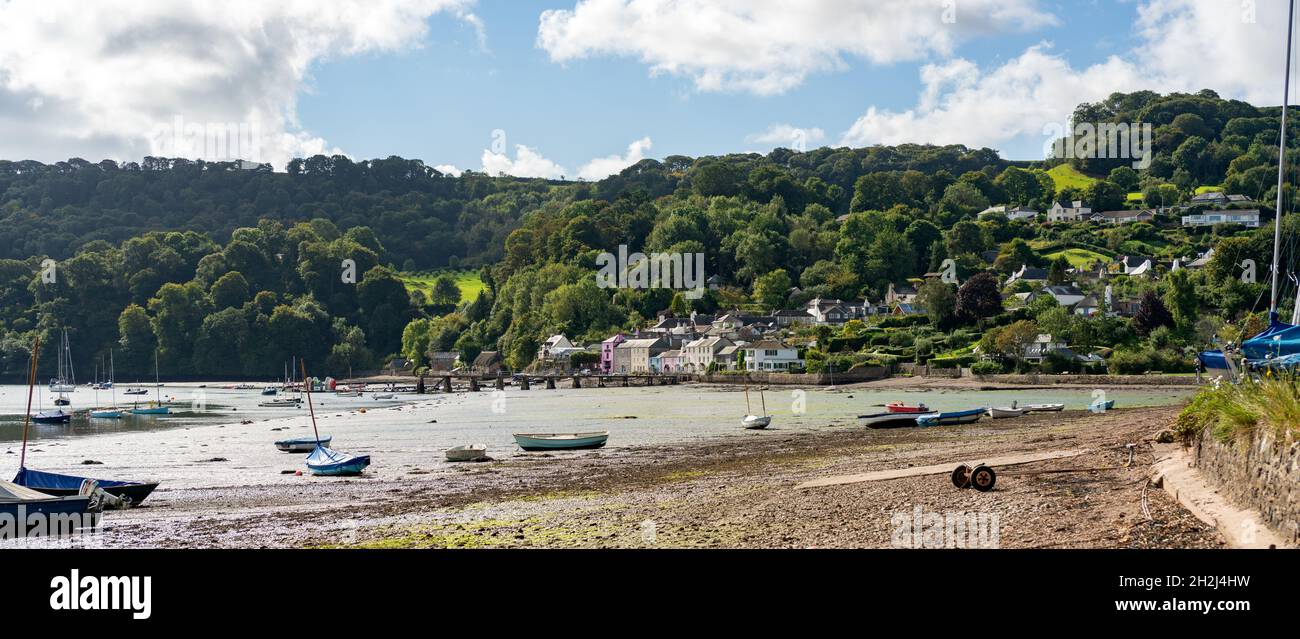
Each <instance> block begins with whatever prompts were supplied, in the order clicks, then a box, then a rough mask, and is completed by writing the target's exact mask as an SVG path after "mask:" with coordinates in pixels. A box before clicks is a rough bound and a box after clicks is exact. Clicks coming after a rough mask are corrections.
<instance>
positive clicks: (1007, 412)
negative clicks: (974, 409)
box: [988, 406, 1025, 419]
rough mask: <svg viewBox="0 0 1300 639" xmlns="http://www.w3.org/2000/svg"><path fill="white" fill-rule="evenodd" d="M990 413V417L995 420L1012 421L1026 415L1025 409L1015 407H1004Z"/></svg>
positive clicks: (992, 409)
mask: <svg viewBox="0 0 1300 639" xmlns="http://www.w3.org/2000/svg"><path fill="white" fill-rule="evenodd" d="M988 412H989V417H992V418H993V419H1011V418H1013V417H1020V416H1021V415H1024V414H1025V409H1023V408H1016V407H1015V406H1003V407H1001V408H990V409H989V411H988Z"/></svg>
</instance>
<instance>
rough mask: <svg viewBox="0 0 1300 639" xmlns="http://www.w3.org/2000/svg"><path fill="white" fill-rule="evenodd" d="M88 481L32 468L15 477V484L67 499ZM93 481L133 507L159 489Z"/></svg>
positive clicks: (152, 485) (140, 483)
mask: <svg viewBox="0 0 1300 639" xmlns="http://www.w3.org/2000/svg"><path fill="white" fill-rule="evenodd" d="M87 479H88V478H86V477H77V476H74V475H60V474H58V473H47V472H44V471H40V470H32V469H30V468H20V469H18V475H17V476H15V477H14V482H13V483H15V484H18V485H19V486H23V487H26V488H30V489H32V490H36V491H39V492H42V493H45V494H47V495H54V496H56V497H67V496H72V495H76V494H78V493H79V491H80V490H81V485H82V483H83V482H85V481H86V480H87ZM92 481H94V482H96V484H98V487H99V488H101V489H103V491H104V492H106V493H108V494H110V495H112V496H114V497H118V498H120V499H122V500H125V501H127V502H129V503H130V504H131V505H138V504H139V503H140V502H143V501H144V500H145V499H146V498H147V497H149V495H151V494H153V491H154V489H155V488H157V487H158V483H157V482H143V481H118V480H114V479H94V480H92Z"/></svg>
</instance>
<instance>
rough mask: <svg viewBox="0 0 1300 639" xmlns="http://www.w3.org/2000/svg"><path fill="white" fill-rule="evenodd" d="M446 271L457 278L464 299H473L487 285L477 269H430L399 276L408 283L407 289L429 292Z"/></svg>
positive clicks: (403, 281) (457, 284)
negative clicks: (480, 277)
mask: <svg viewBox="0 0 1300 639" xmlns="http://www.w3.org/2000/svg"><path fill="white" fill-rule="evenodd" d="M444 272H449V273H451V275H452V276H453V277H455V278H456V286H458V287H460V298H461V299H462V300H472V299H475V298H477V297H478V296H479V293H482V292H483V289H484V288H486V286H485V285H484V284H483V280H481V279H479V276H478V272H477V271H430V272H428V273H401V274H399V275H398V277H400V278H402V283H403V284H405V285H406V288H407V290H421V291H424V292H425V293H429V292H431V291H432V290H433V282H434V280H436V279H438V276H440V275H442V274H443V273H444Z"/></svg>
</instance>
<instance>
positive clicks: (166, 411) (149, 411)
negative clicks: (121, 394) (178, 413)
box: [131, 406, 171, 415]
mask: <svg viewBox="0 0 1300 639" xmlns="http://www.w3.org/2000/svg"><path fill="white" fill-rule="evenodd" d="M131 414H132V415H170V414H171V409H170V408H167V407H166V406H161V407H158V408H132V409H131Z"/></svg>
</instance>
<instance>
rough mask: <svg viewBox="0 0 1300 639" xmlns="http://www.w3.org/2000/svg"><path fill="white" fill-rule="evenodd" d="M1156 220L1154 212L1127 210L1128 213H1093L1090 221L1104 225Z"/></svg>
mask: <svg viewBox="0 0 1300 639" xmlns="http://www.w3.org/2000/svg"><path fill="white" fill-rule="evenodd" d="M1155 219H1156V214H1155V211H1151V210H1146V209H1143V210H1129V211H1102V212H1101V213H1093V214H1092V221H1094V222H1102V223H1104V224H1132V223H1133V222H1151V221H1154V220H1155Z"/></svg>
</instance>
